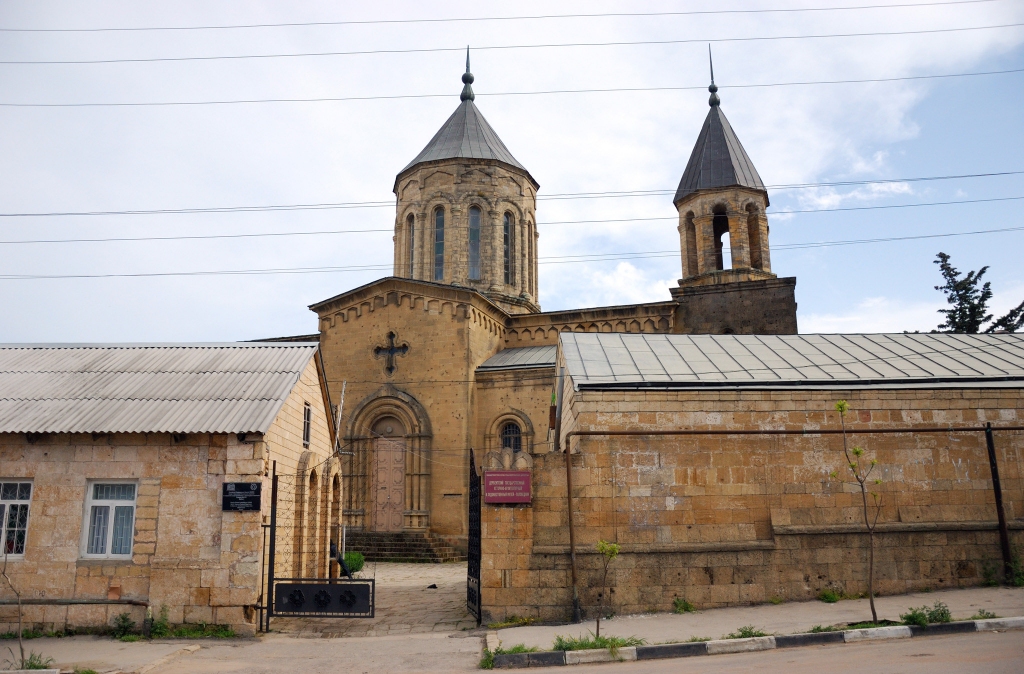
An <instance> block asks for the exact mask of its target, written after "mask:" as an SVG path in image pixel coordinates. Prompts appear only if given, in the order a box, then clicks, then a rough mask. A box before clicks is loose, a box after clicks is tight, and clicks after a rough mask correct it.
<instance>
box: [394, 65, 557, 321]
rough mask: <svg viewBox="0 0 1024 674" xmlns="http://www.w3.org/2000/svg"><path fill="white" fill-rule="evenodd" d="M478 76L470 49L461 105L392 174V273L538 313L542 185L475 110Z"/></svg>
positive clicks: (515, 310) (514, 310) (516, 311)
mask: <svg viewBox="0 0 1024 674" xmlns="http://www.w3.org/2000/svg"><path fill="white" fill-rule="evenodd" d="M473 81H474V77H473V73H471V72H470V70H469V50H468V49H467V51H466V72H465V74H463V76H462V82H463V88H462V94H461V96H460V97H459V98H460V100H461V103H460V104H459V107H458V108H456V109H455V112H454V113H452V116H451V117H449V118H448V121H446V122H445V123H444V125H443V126H442V127H441V129H440V130H439V131H438V132H437V133H436V134H435V135H434V137H433V138H432V139H431V140H430V142H429V143H427V146H426V147H425V148H423V151H422V152H420V153H419V154H418V155H417V156H416V158H415V159H413V160H412V162H410V163H409V165H408V166H406V167H405V168H404V169H402V171H401V172H400V173H399V174H398V176H397V177H396V178H395V187H394V192H395V195H396V196H397V197H398V208H397V211H396V214H395V237H394V243H395V254H394V275H395V276H400V277H405V278H412V279H417V280H420V281H432V282H434V283H444V284H448V285H456V286H462V287H468V288H473V289H474V290H477V291H479V292H480V293H482V294H483V295H485V296H486V297H487V298H488V299H490V300H491V301H492V302H494V303H495V304H497V305H499V306H500V307H502V308H503V309H504V310H505V311H507V312H509V313H510V314H523V313H536V312H539V311H540V305H539V304H538V302H537V239H538V234H537V219H536V213H537V189H538V188H539V187H540V185H538V183H537V181H536V180H534V179H533V176H531V175H530V172H529V171H527V170H526V168H525V167H524V166H523V165H522V164H520V163H519V162H518V161H516V159H515V157H513V156H512V153H511V152H509V151H508V148H506V147H505V144H504V143H503V142H501V139H500V138H499V137H498V134H497V133H496V132H495V131H494V129H493V128H492V127H491V125H490V124H489V123H488V122H487V120H486V119H484V116H483V115H482V114H481V113H480V111H479V110H478V109H477V107H476V104H475V103H474V100H475V99H476V95H475V94H474V93H473Z"/></svg>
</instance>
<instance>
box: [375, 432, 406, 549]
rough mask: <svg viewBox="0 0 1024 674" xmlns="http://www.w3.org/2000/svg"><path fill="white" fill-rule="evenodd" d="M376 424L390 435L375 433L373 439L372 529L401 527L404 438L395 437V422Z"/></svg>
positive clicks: (403, 509)
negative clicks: (374, 467)
mask: <svg viewBox="0 0 1024 674" xmlns="http://www.w3.org/2000/svg"><path fill="white" fill-rule="evenodd" d="M392 421H393V420H392ZM377 426H380V427H381V430H391V432H390V433H387V435H388V436H389V437H379V436H378V437H377V439H376V440H375V441H374V457H375V460H374V463H375V464H376V470H375V475H374V477H375V479H374V486H375V490H374V491H375V493H374V515H375V516H374V529H375V530H376V531H401V530H402V524H403V513H404V511H405V439H404V438H402V437H396V436H398V435H399V434H398V433H396V432H395V431H396V430H398V429H397V428H396V426H397V424H395V423H390V424H383V423H381V424H377ZM380 435H383V433H381V434H380Z"/></svg>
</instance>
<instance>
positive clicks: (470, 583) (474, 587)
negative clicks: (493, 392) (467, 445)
mask: <svg viewBox="0 0 1024 674" xmlns="http://www.w3.org/2000/svg"><path fill="white" fill-rule="evenodd" d="M480 501H481V499H480V476H479V475H477V472H476V460H475V459H474V458H473V450H472V449H471V450H469V550H468V554H467V559H468V564H467V578H466V607H467V608H468V609H469V612H470V613H472V614H473V615H474V616H476V624H477V625H479V624H480V620H481V611H480Z"/></svg>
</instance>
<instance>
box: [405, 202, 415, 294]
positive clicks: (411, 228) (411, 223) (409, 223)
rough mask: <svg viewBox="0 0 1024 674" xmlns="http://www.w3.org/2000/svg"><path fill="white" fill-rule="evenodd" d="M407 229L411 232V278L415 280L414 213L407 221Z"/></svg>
mask: <svg viewBox="0 0 1024 674" xmlns="http://www.w3.org/2000/svg"><path fill="white" fill-rule="evenodd" d="M405 225H406V226H405V228H406V229H407V230H408V231H409V278H413V276H414V275H415V273H416V271H415V268H414V265H415V262H416V216H414V215H413V214H412V213H410V214H409V217H408V218H406V219H405Z"/></svg>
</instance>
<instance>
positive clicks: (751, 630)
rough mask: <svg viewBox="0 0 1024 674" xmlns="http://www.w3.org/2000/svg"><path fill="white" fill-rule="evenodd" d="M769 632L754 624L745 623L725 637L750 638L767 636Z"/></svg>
mask: <svg viewBox="0 0 1024 674" xmlns="http://www.w3.org/2000/svg"><path fill="white" fill-rule="evenodd" d="M766 636H768V633H767V632H762V631H761V630H759V629H757V628H756V627H754V626H753V625H744V626H743V627H741V628H739V629H738V630H736V631H735V632H732V633H730V634H726V635H725V636H724V637H722V638H723V639H750V638H751V637H766Z"/></svg>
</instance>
